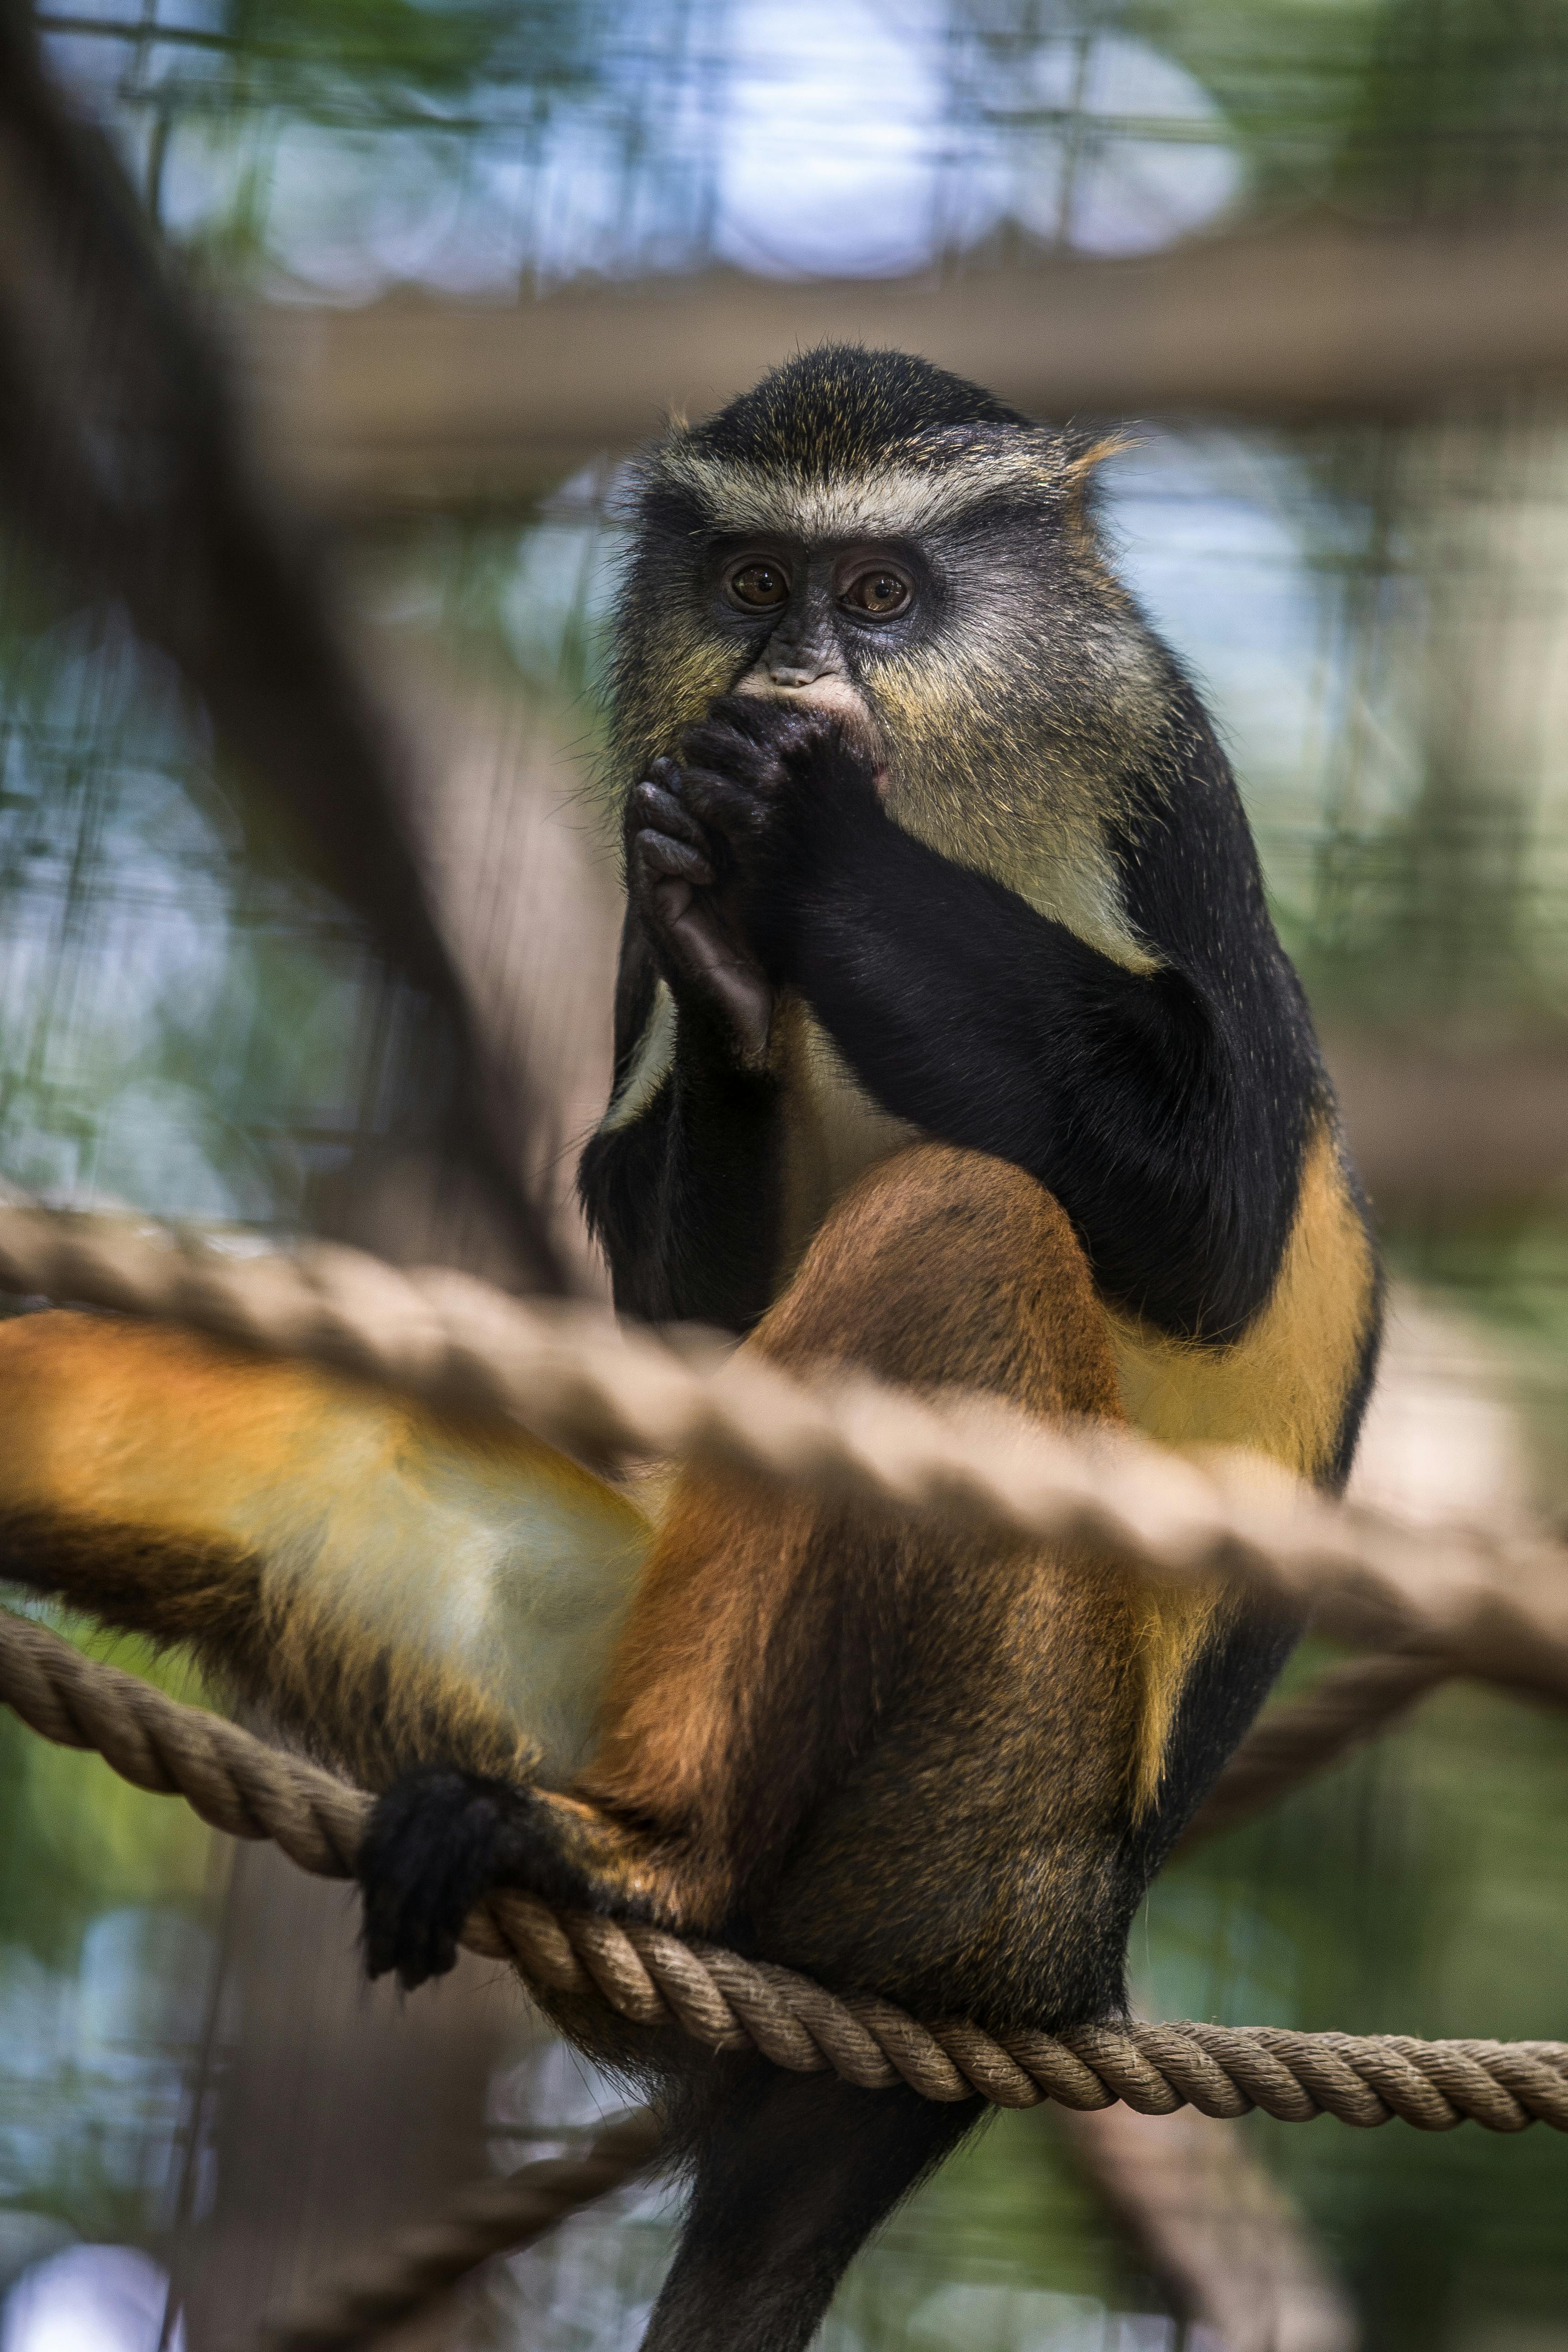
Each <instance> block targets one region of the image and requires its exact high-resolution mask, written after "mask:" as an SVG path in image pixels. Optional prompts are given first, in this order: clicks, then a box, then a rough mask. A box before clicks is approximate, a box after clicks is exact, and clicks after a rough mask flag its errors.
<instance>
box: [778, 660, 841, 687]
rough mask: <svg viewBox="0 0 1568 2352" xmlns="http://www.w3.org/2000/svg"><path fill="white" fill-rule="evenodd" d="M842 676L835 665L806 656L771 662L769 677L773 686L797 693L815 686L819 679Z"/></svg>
mask: <svg viewBox="0 0 1568 2352" xmlns="http://www.w3.org/2000/svg"><path fill="white" fill-rule="evenodd" d="M842 675H843V673H842V672H841V671H840V670H839V669H838V667H837V665H836V664H835V663H832V662H825V661H813V660H811V659H810V658H809V656H801V657H800V658H798V659H796V660H795V661H787V660H784V661H770V662H769V664H768V676H769V677H770V678H771V680H772V681H773V685H774V686H782V687H786V688H791V689H793V690H795V691H798V690H799V688H802V687H805V686H815V685H816V681H817V679H818V678H819V677H841V676H842Z"/></svg>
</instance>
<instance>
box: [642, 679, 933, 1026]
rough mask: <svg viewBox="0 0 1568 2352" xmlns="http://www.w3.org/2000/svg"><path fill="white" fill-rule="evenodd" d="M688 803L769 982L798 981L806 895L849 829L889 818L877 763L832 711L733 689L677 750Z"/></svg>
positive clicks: (711, 859)
mask: <svg viewBox="0 0 1568 2352" xmlns="http://www.w3.org/2000/svg"><path fill="white" fill-rule="evenodd" d="M680 759H681V767H680V781H681V799H682V805H683V806H684V807H685V808H686V809H687V810H688V811H689V813H690V814H691V815H692V817H694V818H695V819H696V821H697V823H698V824H700V826H701V828H702V831H703V834H704V836H705V838H706V842H707V844H708V847H707V852H706V855H707V856H708V859H709V862H710V865H711V866H713V868H714V869H715V871H716V872H717V873H718V874H719V875H720V876H721V877H722V878H723V881H724V884H725V886H726V887H727V890H728V893H729V899H730V903H731V906H732V908H733V909H734V918H733V919H734V920H735V921H736V922H737V923H738V925H739V927H740V929H741V932H742V937H743V938H744V939H745V940H746V943H747V946H748V949H749V950H750V952H751V953H752V955H753V956H754V957H755V959H756V961H757V964H758V967H759V969H760V970H761V971H763V973H765V975H766V976H767V978H768V980H769V981H770V982H772V983H773V986H774V987H778V986H781V985H784V984H786V983H788V982H791V981H793V980H794V979H795V977H796V975H795V938H796V931H797V928H798V920H797V919H798V912H799V908H800V905H801V901H802V897H803V894H804V893H806V892H809V890H810V889H811V887H812V885H813V880H814V877H815V876H816V873H817V872H818V871H819V869H820V866H821V862H822V861H823V860H824V859H825V858H826V859H827V860H829V861H831V860H832V859H833V857H834V856H835V845H836V843H837V841H838V839H839V837H840V836H841V835H842V832H843V830H844V828H846V827H852V826H854V825H856V824H871V825H880V824H887V823H888V819H887V817H886V816H885V815H884V814H883V812H882V806H881V803H880V801H879V797H878V794H877V789H876V781H875V779H876V770H875V766H874V763H873V761H871V759H870V758H869V757H868V754H867V753H866V752H865V751H862V750H861V748H860V746H859V745H858V743H857V742H855V741H854V740H852V739H851V737H850V736H849V734H848V733H847V730H846V729H845V727H844V724H843V722H842V720H841V719H837V718H836V717H835V716H834V715H833V714H832V713H830V712H827V711H823V710H813V709H787V708H786V707H784V705H782V704H780V703H777V702H770V701H765V700H763V699H762V698H759V697H755V696H751V695H740V694H731V695H726V696H725V697H724V698H722V699H721V701H718V702H716V703H715V704H714V705H713V708H712V709H711V710H710V712H709V714H708V716H707V718H706V719H703V720H702V721H701V723H700V725H699V726H696V727H693V728H691V729H690V730H689V732H688V733H687V735H686V736H685V737H684V739H683V740H682V742H681V747H680Z"/></svg>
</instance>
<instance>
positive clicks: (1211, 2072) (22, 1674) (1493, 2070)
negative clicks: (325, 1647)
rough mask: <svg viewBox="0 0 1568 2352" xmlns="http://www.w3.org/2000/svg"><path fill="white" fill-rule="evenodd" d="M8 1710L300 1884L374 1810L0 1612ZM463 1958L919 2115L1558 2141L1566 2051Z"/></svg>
mask: <svg viewBox="0 0 1568 2352" xmlns="http://www.w3.org/2000/svg"><path fill="white" fill-rule="evenodd" d="M0 1703H4V1704H5V1705H6V1706H11V1707H13V1708H14V1709H15V1711H16V1713H17V1714H18V1715H20V1716H21V1717H22V1718H23V1720H24V1721H25V1722H26V1723H28V1724H30V1725H31V1726H32V1727H33V1728H34V1729H35V1730H36V1731H38V1732H40V1733H41V1734H42V1736H43V1737H44V1738H47V1739H53V1740H55V1741H57V1742H58V1743H59V1744H60V1745H62V1746H65V1747H69V1748H92V1749H95V1750H96V1751H97V1752H98V1753H99V1754H100V1756H102V1757H103V1758H104V1759H106V1761H108V1762H109V1763H110V1765H112V1767H113V1769H115V1770H116V1771H117V1772H119V1773H121V1775H122V1777H123V1778H124V1779H126V1780H132V1781H133V1782H134V1783H135V1785H136V1786H137V1787H138V1788H141V1789H147V1790H153V1791H154V1792H155V1793H157V1794H159V1795H164V1796H174V1795H177V1796H182V1797H184V1799H185V1800H186V1801H187V1802H188V1803H189V1804H191V1805H192V1806H193V1807H194V1808H195V1811H196V1812H198V1813H199V1814H200V1815H201V1818H202V1819H203V1820H204V1821H205V1822H211V1823H212V1824H213V1826H214V1827H216V1828H218V1829H223V1830H226V1831H227V1832H229V1833H230V1834H231V1835H234V1836H237V1837H247V1838H261V1837H269V1838H272V1839H274V1840H275V1841H276V1842H277V1843H278V1844H279V1846H280V1847H281V1848H282V1850H283V1852H284V1853H287V1854H288V1855H289V1858H290V1860H291V1861H293V1862H296V1863H298V1864H300V1868H301V1869H304V1870H308V1871H311V1872H313V1873H315V1874H318V1875H320V1876H323V1877H329V1878H346V1877H349V1876H351V1875H352V1874H353V1858H354V1854H355V1853H356V1852H357V1849H358V1845H359V1841H360V1838H361V1837H362V1835H363V1831H364V1826H365V1823H366V1821H367V1819H368V1817H369V1814H370V1811H371V1804H372V1800H371V1799H370V1798H369V1797H367V1796H365V1795H363V1793H362V1792H361V1791H359V1790H353V1789H350V1788H348V1787H347V1786H345V1785H344V1783H342V1781H340V1780H336V1779H335V1778H334V1777H333V1776H332V1775H331V1773H329V1772H323V1771H321V1770H320V1769H318V1768H317V1767H316V1766H314V1765H310V1764H307V1763H305V1762H303V1761H302V1760H300V1759H298V1758H295V1757H289V1756H284V1755H279V1753H278V1752H277V1751H276V1750H274V1749H272V1748H268V1747H267V1746H265V1745H264V1743H263V1742H262V1741H260V1740H258V1739H257V1738H254V1736H253V1735H252V1734H251V1733H249V1732H247V1731H246V1730H244V1729H242V1727H240V1726H239V1725H237V1724H233V1723H227V1722H225V1721H224V1720H223V1719H222V1718H221V1717H217V1716H214V1715H210V1714H208V1713H206V1712H205V1710H203V1709H202V1708H199V1707H193V1706H185V1705H184V1703H183V1702H181V1701H180V1700H178V1699H172V1698H170V1697H168V1696H166V1695H165V1694H164V1693H163V1692H162V1691H159V1690H156V1689H154V1688H153V1686H152V1685H150V1684H148V1683H143V1682H141V1681H139V1680H138V1679H137V1677H136V1676H135V1675H127V1674H124V1673H121V1671H120V1670H119V1669H118V1668H116V1667H112V1666H107V1665H103V1664H99V1663H98V1662H96V1661H94V1660H92V1659H89V1658H85V1657H83V1656H82V1655H81V1654H80V1653H79V1651H76V1650H73V1649H72V1648H71V1646H70V1645H69V1643H67V1642H64V1641H62V1640H61V1639H60V1637H59V1635H58V1634H56V1633H51V1632H49V1631H48V1629H47V1627H45V1626H42V1625H38V1624H35V1623H34V1622H31V1621H30V1620H28V1619H26V1618H21V1617H16V1616H12V1615H10V1614H8V1613H6V1612H0ZM462 1940H463V1942H464V1943H465V1944H467V1945H468V1947H469V1948H471V1949H472V1950H474V1951H477V1952H479V1953H482V1954H484V1955H486V1956H487V1957H489V1958H498V1959H507V1960H510V1961H511V1962H512V1963H513V1964H514V1966H515V1967H516V1968H517V1969H519V1971H520V1973H521V1975H522V1976H523V1978H524V1979H526V1980H527V1981H528V1982H529V1983H531V1984H532V1985H534V1986H537V1987H539V1988H540V1989H542V1990H545V1991H554V1992H563V1993H573V1994H576V1995H578V1996H584V1995H586V1996H588V1997H590V1998H594V1997H596V1998H597V1999H599V2000H602V2001H604V2002H605V2004H606V2005H607V2006H608V2007H609V2008H610V2009H612V2010H614V2011H616V2013H617V2014H618V2015H620V2016H622V2017H625V2018H628V2019H630V2020H631V2021H633V2022H635V2023H637V2024H641V2025H650V2026H664V2027H668V2028H671V2029H673V2030H678V2031H679V2032H685V2033H687V2034H689V2035H690V2036H691V2037H692V2039H694V2040H695V2041H698V2042H703V2043H705V2044H706V2045H707V2047H708V2048H710V2049H712V2050H757V2051H760V2052H761V2053H762V2054H763V2056H764V2057H766V2058H768V2059H770V2060H772V2062H773V2063H774V2064H775V2065H778V2066H783V2067H785V2068H788V2069H789V2070H790V2071H792V2072H794V2073H800V2074H814V2073H821V2072H824V2071H826V2070H828V2069H831V2070H832V2072H833V2073H835V2074H839V2075H841V2076H842V2077H843V2078H844V2080H845V2081H846V2082H850V2083H857V2084H860V2085H861V2086H862V2087H863V2088H865V2089H867V2090H885V2089H888V2088H890V2087H891V2085H892V2084H895V2083H900V2082H903V2083H908V2084H910V2087H911V2088H912V2089H913V2090H916V2091H918V2092H919V2093H920V2094H921V2096H922V2097H923V2098H928V2099H942V2100H958V2099H967V2098H973V2097H975V2096H979V2097H981V2098H984V2099H988V2100H990V2101H991V2102H992V2103H993V2104H994V2105H998V2106H1010V2107H1011V2106H1016V2107H1026V2106H1037V2105H1039V2104H1040V2103H1041V2102H1042V2101H1043V2100H1046V2099H1055V2100H1058V2101H1059V2102H1060V2103H1061V2104H1062V2105H1064V2106H1069V2107H1078V2108H1085V2109H1087V2108H1093V2107H1103V2106H1108V2105H1110V2103H1111V2102H1112V2101H1113V2100H1116V2099H1123V2100H1125V2101H1126V2102H1127V2104H1128V2105H1129V2106H1132V2107H1135V2108H1137V2109H1138V2111H1139V2112H1140V2113H1141V2114H1143V2115H1169V2114H1171V2113H1173V2111H1174V2110H1175V2109H1176V2108H1177V2107H1180V2106H1183V2105H1192V2106H1194V2107H1197V2108H1198V2109H1199V2110H1200V2111H1201V2112H1202V2113H1203V2114H1204V2115H1207V2116H1238V2115H1245V2114H1246V2113H1247V2110H1248V2109H1249V2108H1252V2107H1261V2108H1262V2109H1263V2110H1264V2111H1265V2113H1266V2114H1268V2115H1271V2116H1277V2117H1278V2118H1279V2120H1280V2121H1282V2122H1287V2123H1304V2122H1308V2121H1310V2119H1311V2118H1312V2117H1313V2116H1319V2115H1331V2116H1338V2117H1339V2118H1340V2120H1341V2121H1342V2122H1343V2123H1348V2124H1353V2125H1357V2126H1362V2127H1367V2126H1373V2125H1376V2124H1384V2123H1387V2122H1389V2121H1391V2120H1392V2119H1393V2118H1394V2116H1399V2117H1400V2118H1402V2119H1403V2120H1404V2121H1405V2122H1406V2123H1409V2124H1414V2125H1415V2126H1416V2127H1417V2129H1419V2130H1422V2131H1448V2130H1451V2129H1452V2128H1453V2127H1454V2126H1455V2125H1457V2124H1459V2123H1462V2122H1464V2121H1465V2120H1466V2119H1467V2118H1468V2120H1470V2121H1472V2122H1475V2123H1479V2124H1480V2125H1482V2126H1484V2127H1485V2128H1486V2129H1487V2130H1489V2131H1501V2132H1512V2131H1522V2130H1523V2129H1524V2128H1525V2126H1527V2125H1529V2124H1531V2123H1536V2122H1540V2123H1546V2124H1550V2125H1551V2126H1552V2127H1553V2128H1554V2129H1555V2130H1558V2131H1568V2042H1418V2041H1415V2040H1413V2039H1411V2038H1410V2037H1409V2036H1407V2035H1404V2034H1371V2035H1355V2034H1343V2033H1296V2032H1285V2031H1284V2030H1282V2029H1279V2028H1276V2027H1272V2026H1252V2027H1247V2028H1242V2027H1227V2026H1217V2025H1199V2024H1174V2025H1145V2024H1139V2023H1133V2024H1130V2025H1127V2026H1109V2025H1100V2026H1085V2027H1080V2028H1079V2029H1077V2030H1076V2031H1074V2032H1069V2033H1066V2034H1063V2035H1060V2036H1056V2035H1052V2034H1048V2033H1033V2032H1025V2033H1001V2034H992V2033H988V2032H985V2030H984V2028H983V2027H981V2026H978V2025H975V2024H973V2023H967V2022H963V2021H954V2022H939V2023H937V2024H934V2025H929V2026H928V2025H922V2024H921V2023H920V2022H919V2021H918V2020H916V2019H915V2018H912V2017H910V2016H909V2015H908V2014H907V2012H906V2011H903V2010H900V2009H899V2008H897V2007H896V2006H895V2005H894V2004H893V2003H892V2002H890V2001H885V2000H878V1999H875V1998H872V1997H867V1996H854V1997H851V1998H848V1999H844V1998H841V1997H840V1996H839V1995H838V1994H837V1993H832V1992H829V1991H828V1990H826V1987H824V1986H822V1985H819V1984H814V1983H813V1982H812V1981H811V1979H809V1978H807V1977H802V1976H798V1975H796V1974H795V1971H794V1970H793V1969H784V1968H779V1967H777V1966H774V1965H773V1964H771V1963H769V1962H765V1961H754V1960H748V1959H743V1958H742V1957H741V1955H740V1954H739V1953H737V1952H729V1951H723V1950H720V1949H718V1948H714V1947H712V1946H709V1945H703V1944H690V1943H686V1942H684V1941H682V1939H681V1938H680V1937H677V1936H671V1935H668V1934H666V1933H665V1932H664V1931H663V1930H662V1929H659V1928H656V1927H644V1926H638V1925H636V1924H627V1923H623V1922H621V1921H618V1920H614V1919H602V1918H592V1917H587V1916H583V1915H580V1914H568V1913H562V1912H557V1911H553V1910H552V1909H551V1908H550V1906H548V1905H546V1904H543V1903H541V1902H539V1901H538V1900H537V1899H536V1898H535V1897H533V1896H531V1895H515V1894H510V1893H508V1894H499V1895H494V1896H492V1897H491V1898H490V1900H489V1902H487V1903H486V1904H484V1905H482V1906H479V1909H477V1910H476V1911H475V1912H474V1913H473V1914H472V1916H470V1917H469V1919H468V1922H467V1925H466V1926H465V1928H464V1931H463V1938H462Z"/></svg>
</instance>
